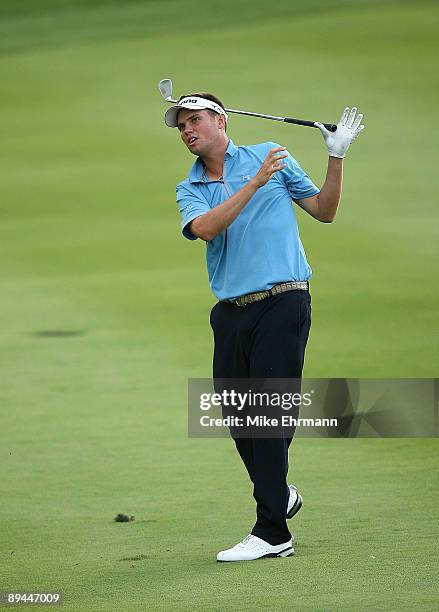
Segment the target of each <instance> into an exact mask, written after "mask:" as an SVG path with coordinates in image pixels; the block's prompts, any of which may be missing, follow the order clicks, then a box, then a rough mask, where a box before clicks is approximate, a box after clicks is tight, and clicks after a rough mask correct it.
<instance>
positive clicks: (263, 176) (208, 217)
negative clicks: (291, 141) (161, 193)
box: [189, 147, 288, 242]
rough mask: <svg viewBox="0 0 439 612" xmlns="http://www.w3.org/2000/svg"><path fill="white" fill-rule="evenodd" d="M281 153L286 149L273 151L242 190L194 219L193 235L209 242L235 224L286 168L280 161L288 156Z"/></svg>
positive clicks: (192, 225)
mask: <svg viewBox="0 0 439 612" xmlns="http://www.w3.org/2000/svg"><path fill="white" fill-rule="evenodd" d="M280 151H285V147H276V148H274V149H271V151H270V152H269V154H268V155H267V157H266V158H265V160H264V162H263V163H262V165H261V167H260V168H259V170H258V172H257V174H256V175H255V176H254V177H253V178H252V179H251V180H250V181H249V182H248V183H247V184H246V185H244V187H242V189H240V190H239V191H237V192H236V193H235V194H233V195H232V196H231V197H230V198H229V199H228V200H225V201H224V202H222V203H221V204H219V205H218V206H216V207H215V208H212V210H209V212H206V213H204V214H203V215H200V216H199V217H197V218H196V219H194V220H193V221H192V222H191V223H190V224H189V229H190V231H191V232H192V234H194V236H197V237H198V238H201V239H202V240H206V241H207V242H209V241H210V240H213V238H215V236H218V234H221V232H223V231H224V230H225V229H226V227H228V226H229V225H230V224H231V223H233V221H234V220H235V219H236V217H237V216H238V215H239V213H240V212H241V210H242V209H243V208H244V207H245V206H246V205H247V204H248V202H249V201H250V199H251V198H252V197H253V196H254V194H255V193H256V192H257V190H258V189H259V188H260V187H262V185H265V183H267V182H268V181H269V180H270V178H271V177H272V176H273V174H275V173H276V172H278V171H279V170H282V169H283V168H285V164H282V163H281V161H280V160H282V159H284V158H285V157H288V154H282V155H278V153H279V152H280Z"/></svg>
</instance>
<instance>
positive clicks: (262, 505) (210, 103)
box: [165, 93, 364, 561]
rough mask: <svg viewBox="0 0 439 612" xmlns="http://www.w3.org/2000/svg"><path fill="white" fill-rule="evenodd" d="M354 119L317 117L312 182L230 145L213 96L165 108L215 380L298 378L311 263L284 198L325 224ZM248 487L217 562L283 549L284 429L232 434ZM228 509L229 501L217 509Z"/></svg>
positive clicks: (267, 156)
mask: <svg viewBox="0 0 439 612" xmlns="http://www.w3.org/2000/svg"><path fill="white" fill-rule="evenodd" d="M362 118H363V115H361V114H358V115H357V109H356V108H355V107H354V108H352V109H349V108H345V109H344V111H343V113H342V116H341V119H340V121H339V123H338V125H337V131H336V132H329V131H328V130H327V129H326V128H325V127H324V126H323V125H322V124H321V123H316V124H315V125H316V126H317V127H318V128H319V129H320V131H321V132H322V134H323V138H324V141H325V143H326V146H327V148H328V154H329V160H328V168H327V173H326V178H325V181H324V183H323V186H322V187H321V189H318V188H317V187H316V186H315V184H314V183H313V182H312V180H311V179H310V178H309V176H308V175H307V174H306V173H305V172H304V171H303V170H302V168H301V167H300V165H299V164H298V162H297V161H296V160H295V159H294V158H293V157H292V156H291V154H290V153H289V152H288V151H287V150H286V148H285V147H284V146H280V145H279V144H277V143H274V142H264V143H262V144H256V145H250V146H236V145H235V144H234V143H233V141H232V140H231V139H230V138H229V136H228V135H227V120H228V116H227V113H226V111H225V109H224V105H223V104H222V102H221V101H220V100H219V99H218V98H217V97H216V96H214V95H212V94H208V93H194V94H190V95H187V96H182V97H181V98H180V100H179V101H178V103H177V105H175V106H172V107H171V108H169V110H168V111H167V112H166V115H165V122H166V125H167V126H169V127H173V128H177V129H178V130H179V132H180V136H181V139H182V141H183V143H184V144H185V145H186V147H187V148H188V149H189V151H190V152H191V153H192V154H193V155H195V156H196V157H197V159H196V161H195V163H194V165H193V166H192V168H191V169H190V172H189V176H188V177H187V178H186V179H185V180H184V181H182V182H181V183H179V184H178V185H177V203H178V206H179V209H180V213H181V216H182V231H183V235H184V236H185V237H186V238H188V239H189V240H196V239H197V238H200V239H201V240H204V241H205V242H206V244H207V250H206V259H207V270H208V276H209V282H210V286H211V288H212V291H213V293H214V294H215V296H216V297H217V298H218V302H217V303H216V304H215V306H214V307H213V309H212V312H211V316H210V323H211V326H212V329H213V333H214V340H215V349H214V357H213V376H214V378H215V379H221V378H226V379H227V378H235V379H241V380H242V379H246V378H247V379H248V378H252V379H261V378H262V379H266V378H285V379H289V378H295V379H300V378H301V375H302V368H303V362H304V355H305V347H306V343H307V340H308V333H309V329H310V325H311V298H310V294H309V279H310V277H311V274H312V271H311V268H310V266H309V264H308V261H307V258H306V255H305V250H304V248H303V245H302V242H301V240H300V237H299V231H298V226H297V220H296V214H295V206H294V205H293V202H294V203H295V204H297V205H298V206H300V208H302V209H303V210H304V211H306V212H307V213H308V214H310V215H311V216H312V217H314V219H317V220H318V221H322V222H324V223H331V222H332V221H333V220H334V218H335V215H336V212H337V207H338V204H339V201H340V195H341V189H342V176H343V158H344V157H345V154H346V151H347V149H348V147H349V145H350V144H351V142H352V141H353V140H354V138H356V136H358V134H359V133H360V132H361V131H362V130H363V129H364V125H361V121H362ZM234 442H235V445H236V448H237V450H238V452H239V454H240V456H241V459H242V461H243V462H244V464H245V467H246V469H247V471H248V474H249V477H250V479H251V481H252V483H253V487H254V489H253V495H254V498H255V500H256V515H257V517H256V523H255V525H254V527H253V529H252V530H251V533H250V535H248V536H247V537H245V538H244V539H243V540H242V542H239V543H238V544H236V546H233V547H232V548H230V549H228V550H223V551H221V552H219V553H218V555H217V560H218V561H244V560H247V561H250V560H255V559H259V558H262V557H286V556H289V555H292V554H293V553H294V548H293V537H292V535H291V533H290V531H289V529H288V526H287V518H291V517H293V516H294V514H296V512H297V511H298V510H299V509H300V507H301V506H302V501H303V500H302V497H301V495H300V494H299V492H298V491H297V489H296V487H295V486H294V485H287V480H286V478H287V472H288V448H289V445H290V443H291V438H290V437H287V438H285V437H283V438H282V437H278V438H257V437H253V438H251V437H250V438H242V437H236V438H234ZM224 511H227V512H230V511H231V507H230V504H229V505H228V506H227V507H225V508H224Z"/></svg>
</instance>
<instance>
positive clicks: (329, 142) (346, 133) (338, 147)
mask: <svg viewBox="0 0 439 612" xmlns="http://www.w3.org/2000/svg"><path fill="white" fill-rule="evenodd" d="M349 110H350V109H349V106H347V107H346V108H345V109H344V111H343V112H342V114H341V117H340V121H339V122H338V123H337V131H336V132H330V131H329V130H327V129H326V128H325V126H324V125H323V123H319V122H318V121H316V122H315V123H314V125H315V126H316V127H318V128H319V130H320V131H321V133H322V134H323V138H324V139H325V143H326V146H327V147H328V153H329V157H339V158H340V159H342V158H343V157H345V156H346V151H347V150H348V148H349V145H350V144H351V142H352V141H353V140H355V138H356V137H357V136H358V134H359V133H360V132H362V131H363V130H364V128H365V126H364V125H360V123H361V121H362V119H363V115H362V114H361V113H360V114H359V115H357V117H355V114H356V112H357V108H356V107H355V106H353V107H352V109H351V111H350V112H349Z"/></svg>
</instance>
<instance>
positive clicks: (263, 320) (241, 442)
mask: <svg viewBox="0 0 439 612" xmlns="http://www.w3.org/2000/svg"><path fill="white" fill-rule="evenodd" d="M210 324H211V326H212V329H213V332H214V339H215V350H214V358H213V376H214V378H242V379H244V378H301V376H302V368H303V362H304V356H305V348H306V343H307V340H308V334H309V329H310V326H311V296H310V294H309V292H308V291H301V290H295V291H289V292H287V293H281V294H280V295H276V296H273V297H269V298H266V299H265V300H261V301H260V302H255V303H253V304H248V305H247V306H236V305H235V304H232V303H230V302H218V303H217V304H215V306H214V307H213V309H212V312H211V315H210ZM234 442H235V445H236V448H237V450H238V452H239V454H240V456H241V459H242V460H243V462H244V464H245V467H246V469H247V472H248V474H249V476H250V479H251V481H252V483H253V496H254V498H255V500H256V504H257V505H256V515H257V518H256V523H255V525H254V527H253V529H252V534H253V535H256V536H258V537H259V538H262V539H263V540H265V541H266V542H269V543H270V544H273V545H276V544H282V543H284V542H286V541H287V540H289V539H290V538H291V534H290V532H289V530H288V527H287V522H286V512H287V504H288V497H289V489H288V486H287V480H286V478H287V472H288V448H289V446H290V444H291V437H290V438H234Z"/></svg>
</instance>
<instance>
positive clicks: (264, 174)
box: [252, 147, 288, 189]
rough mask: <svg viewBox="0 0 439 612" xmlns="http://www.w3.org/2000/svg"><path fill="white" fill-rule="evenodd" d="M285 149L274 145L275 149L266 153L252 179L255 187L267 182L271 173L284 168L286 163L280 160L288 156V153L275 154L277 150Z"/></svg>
mask: <svg viewBox="0 0 439 612" xmlns="http://www.w3.org/2000/svg"><path fill="white" fill-rule="evenodd" d="M285 150H286V147H276V148H275V149H271V150H270V153H269V154H268V155H267V157H266V158H265V160H264V161H263V163H262V166H261V167H260V168H259V170H258V173H257V174H256V175H255V176H254V178H253V179H252V181H253V183H254V184H255V186H256V188H257V189H259V187H262V186H263V185H265V184H266V183H268V181H269V180H270V179H271V177H272V176H273V174H275V173H276V172H279V170H283V169H284V168H286V164H281V163H280V160H281V159H285V157H288V153H284V154H283V155H277V153H279V151H285Z"/></svg>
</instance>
